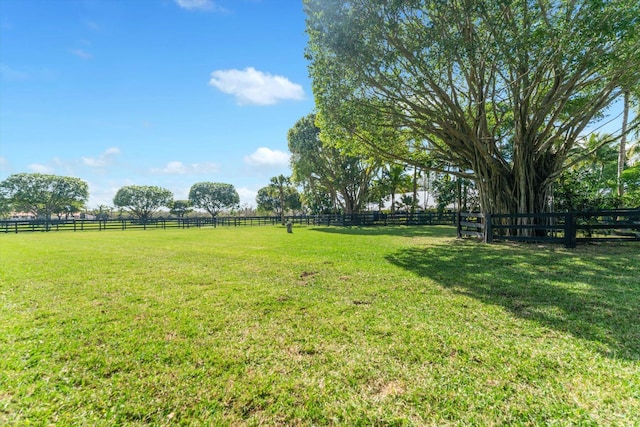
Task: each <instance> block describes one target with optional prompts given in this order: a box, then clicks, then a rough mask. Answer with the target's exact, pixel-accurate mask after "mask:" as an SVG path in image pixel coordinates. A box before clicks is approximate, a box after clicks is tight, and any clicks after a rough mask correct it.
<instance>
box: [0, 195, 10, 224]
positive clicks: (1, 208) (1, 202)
mask: <svg viewBox="0 0 640 427" xmlns="http://www.w3.org/2000/svg"><path fill="white" fill-rule="evenodd" d="M12 210H13V209H12V207H11V200H10V199H8V198H6V197H5V196H4V195H3V194H2V192H1V191H0V218H4V217H6V216H7V215H9V213H10V212H11V211H12Z"/></svg>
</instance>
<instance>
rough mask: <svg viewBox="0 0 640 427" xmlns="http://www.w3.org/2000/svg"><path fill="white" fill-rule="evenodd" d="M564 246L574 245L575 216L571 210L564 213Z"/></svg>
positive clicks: (573, 246) (570, 246) (572, 246)
mask: <svg viewBox="0 0 640 427" xmlns="http://www.w3.org/2000/svg"><path fill="white" fill-rule="evenodd" d="M564 247H565V248H575V247H576V218H575V215H574V214H573V213H572V212H567V213H565V214H564Z"/></svg>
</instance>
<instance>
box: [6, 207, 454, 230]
mask: <svg viewBox="0 0 640 427" xmlns="http://www.w3.org/2000/svg"><path fill="white" fill-rule="evenodd" d="M285 221H287V222H291V223H292V224H301V225H325V226H342V227H345V226H376V225H454V224H455V221H456V213H455V212H419V213H413V214H412V213H395V214H393V215H391V214H385V213H382V212H367V213H360V214H330V215H295V216H286V217H285ZM280 222H281V218H280V217H279V216H247V217H216V218H151V219H146V220H141V219H132V218H127V219H59V220H58V219H53V220H48V221H47V220H0V232H4V233H19V232H36V231H102V230H129V229H142V230H146V229H156V228H160V229H167V228H202V227H240V226H263V225H277V224H280Z"/></svg>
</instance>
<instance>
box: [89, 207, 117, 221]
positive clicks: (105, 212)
mask: <svg viewBox="0 0 640 427" xmlns="http://www.w3.org/2000/svg"><path fill="white" fill-rule="evenodd" d="M112 211H113V209H112V208H111V207H109V206H107V205H99V206H98V207H97V208H96V209H94V210H93V214H94V215H95V217H96V219H101V220H106V219H109V217H110V216H111V212H112Z"/></svg>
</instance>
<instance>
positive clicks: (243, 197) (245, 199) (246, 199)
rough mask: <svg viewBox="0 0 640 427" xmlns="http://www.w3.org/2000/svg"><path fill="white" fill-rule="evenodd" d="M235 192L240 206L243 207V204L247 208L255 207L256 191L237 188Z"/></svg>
mask: <svg viewBox="0 0 640 427" xmlns="http://www.w3.org/2000/svg"><path fill="white" fill-rule="evenodd" d="M236 191H237V192H238V195H239V196H240V205H244V204H245V203H246V204H248V205H249V206H255V205H256V196H257V195H258V192H257V191H254V190H251V189H249V188H247V187H241V188H237V189H236Z"/></svg>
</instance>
